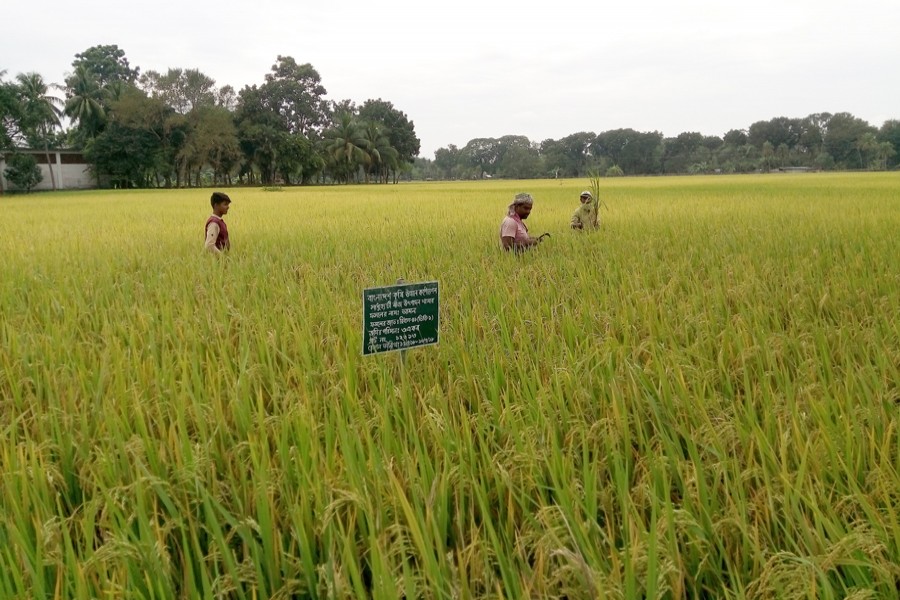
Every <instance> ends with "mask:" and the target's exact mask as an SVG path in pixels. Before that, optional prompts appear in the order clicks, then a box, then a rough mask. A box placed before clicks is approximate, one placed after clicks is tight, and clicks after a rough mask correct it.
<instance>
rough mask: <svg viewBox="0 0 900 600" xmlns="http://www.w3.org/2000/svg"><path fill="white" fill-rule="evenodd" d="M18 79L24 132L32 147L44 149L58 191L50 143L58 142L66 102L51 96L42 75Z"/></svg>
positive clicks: (52, 182)
mask: <svg viewBox="0 0 900 600" xmlns="http://www.w3.org/2000/svg"><path fill="white" fill-rule="evenodd" d="M16 80H17V81H18V83H19V94H20V102H21V106H22V131H23V132H24V134H25V137H26V139H27V140H28V144H29V145H30V146H31V147H32V148H42V149H43V150H44V156H45V158H46V160H47V169H48V170H49V171H50V181H51V184H52V186H53V189H54V190H55V189H56V173H55V169H54V168H53V167H54V165H53V163H51V162H50V144H51V142H52V141H54V136H53V133H54V131H55V130H56V129H58V128H59V127H60V121H59V117H60V116H61V115H62V106H63V101H62V100H61V99H60V98H57V97H56V96H53V95H51V94H49V88H48V85H47V84H46V83H44V78H43V77H41V76H40V75H39V74H38V73H20V74H19V75H18V76H17V77H16ZM53 87H54V88H56V87H59V86H57V85H53Z"/></svg>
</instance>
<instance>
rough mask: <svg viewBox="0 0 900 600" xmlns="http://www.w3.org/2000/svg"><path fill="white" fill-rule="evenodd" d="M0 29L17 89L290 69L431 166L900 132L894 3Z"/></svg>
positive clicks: (705, 3) (205, 11)
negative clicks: (656, 142) (177, 73)
mask: <svg viewBox="0 0 900 600" xmlns="http://www.w3.org/2000/svg"><path fill="white" fill-rule="evenodd" d="M0 17H2V27H0V70H4V69H5V70H6V71H7V73H6V76H5V78H6V79H7V80H9V79H11V78H13V77H14V76H15V75H16V74H17V73H22V72H31V71H36V72H38V73H40V74H41V75H42V76H43V77H44V79H45V80H46V81H48V82H58V83H63V80H64V78H65V76H66V74H67V73H69V72H70V71H71V70H72V66H71V65H72V61H73V60H74V58H75V54H76V53H79V52H83V51H84V50H86V49H88V48H90V47H91V46H96V45H105V44H116V45H118V46H119V48H121V49H123V50H124V51H125V55H126V58H127V59H128V61H129V62H130V64H131V66H132V67H139V68H140V69H141V71H142V72H143V71H147V70H151V69H152V70H155V71H159V72H163V73H164V72H165V71H166V70H168V69H169V68H183V69H199V70H200V71H202V72H203V73H205V74H206V75H208V76H210V77H212V78H213V79H215V80H216V84H217V85H218V86H223V85H226V84H229V85H231V86H232V87H234V88H235V90H238V91H239V90H240V89H241V88H243V87H244V86H245V85H253V84H261V83H263V78H264V76H265V74H266V73H268V72H269V71H270V69H271V67H272V65H273V64H274V63H275V61H276V57H277V56H278V55H279V54H281V55H287V56H292V57H293V58H294V59H295V60H296V61H297V62H298V63H300V64H303V63H310V64H312V65H313V67H315V69H316V70H317V71H318V72H319V74H320V75H321V77H322V84H323V85H324V86H325V89H326V90H327V91H328V93H327V99H329V100H338V101H339V100H343V99H350V100H353V101H354V102H356V103H357V104H362V103H363V102H365V101H366V100H367V99H370V98H381V99H383V100H387V101H390V102H392V103H393V105H394V107H395V108H397V109H398V110H401V111H403V112H405V113H406V115H407V116H408V117H409V119H410V120H411V121H412V122H413V123H414V124H415V129H416V134H417V135H418V136H419V139H420V140H421V141H422V147H421V155H422V156H424V157H426V158H433V156H434V151H435V150H436V149H438V148H441V147H447V146H448V145H450V144H455V145H456V146H459V147H462V146H464V145H465V144H466V143H467V142H468V141H469V140H471V139H473V138H476V137H495V138H496V137H500V136H503V135H524V136H527V137H528V138H529V139H530V140H532V141H534V142H540V141H542V140H544V139H547V138H553V139H559V138H562V137H565V136H567V135H569V134H572V133H577V132H579V131H591V132H594V133H600V132H602V131H607V130H610V129H618V128H625V127H630V128H633V129H637V130H639V131H659V132H661V133H663V134H664V135H665V136H667V137H669V136H675V135H678V134H679V133H682V132H685V131H699V132H701V133H703V134H705V135H719V136H721V135H723V134H724V133H726V132H727V131H728V130H730V129H746V128H747V127H749V126H750V124H752V123H754V122H756V121H760V120H768V119H771V118H773V117H779V116H784V117H805V116H806V115H808V114H811V113H816V112H831V113H836V112H845V111H846V112H850V113H852V114H853V115H855V116H857V117H860V118H862V119H865V120H866V121H868V122H869V123H870V124H872V125H874V126H876V127H880V126H881V125H882V123H883V122H884V121H885V120H886V119H900V76H898V70H900V33H898V31H900V0H856V1H848V0H756V1H754V2H741V3H738V2H729V1H727V0H725V1H723V0H631V1H630V2H616V3H611V2H604V1H603V0H555V1H551V2H541V3H533V4H532V3H529V2H523V1H522V0H517V1H512V0H500V1H491V0H481V1H475V0H456V1H455V2H448V3H445V4H441V3H433V4H432V3H429V2H427V1H422V0H415V1H413V0H384V1H381V2H373V1H370V2H362V1H361V0H344V1H343V2H341V1H340V0H338V1H335V0H322V1H320V2H315V3H311V2H297V1H296V0H295V1H290V0H255V1H252V2H239V3H232V2H222V1H216V2H213V1H211V0H155V1H153V2H139V3H130V2H129V3H115V2H110V1H108V0H104V1H100V0H81V1H80V2H71V1H63V0H43V1H41V2H38V1H25V0H8V1H7V2H4V3H3V6H2V8H0Z"/></svg>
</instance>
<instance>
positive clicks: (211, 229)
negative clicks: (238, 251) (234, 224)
mask: <svg viewBox="0 0 900 600" xmlns="http://www.w3.org/2000/svg"><path fill="white" fill-rule="evenodd" d="M209 203H210V204H212V211H213V214H212V215H210V217H209V218H208V219H207V220H206V243H205V244H204V249H205V250H206V251H208V252H212V253H213V254H221V253H222V252H224V251H225V250H228V249H229V248H231V242H229V241H228V227H227V226H226V225H225V220H224V219H223V218H222V217H224V216H225V215H226V214H228V208H229V207H230V206H231V198H229V197H228V194H223V193H222V192H213V195H212V197H211V198H210V199H209Z"/></svg>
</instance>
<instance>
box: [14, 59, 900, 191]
mask: <svg viewBox="0 0 900 600" xmlns="http://www.w3.org/2000/svg"><path fill="white" fill-rule="evenodd" d="M72 68H73V70H72V72H71V73H70V74H69V75H68V76H67V77H66V79H65V84H64V85H58V84H48V83H46V82H44V80H43V78H42V77H41V76H40V75H39V74H37V73H24V74H18V75H17V76H16V77H15V78H14V79H12V80H9V81H7V80H6V79H5V76H6V72H5V71H0V150H7V151H9V150H12V151H13V155H12V156H11V157H9V158H8V160H7V163H8V164H9V165H10V167H9V168H8V169H7V171H8V173H7V177H9V176H10V175H12V176H13V177H17V178H19V181H21V182H24V183H25V185H23V187H27V184H28V183H32V184H33V183H34V182H33V180H34V178H36V177H39V176H40V171H39V169H38V168H37V166H36V164H35V161H34V158H33V156H31V155H27V154H18V155H17V154H15V150H16V149H17V148H24V147H28V148H31V149H33V150H38V151H44V152H45V153H46V157H47V161H48V162H49V161H50V151H51V149H56V148H73V149H76V150H80V151H82V152H83V154H84V156H85V158H86V159H87V160H88V162H89V163H90V165H91V168H92V171H93V173H94V175H95V176H96V177H97V182H98V185H101V186H103V185H109V186H121V187H185V186H201V185H233V184H252V185H276V184H277V185H280V184H284V185H293V184H308V183H329V182H331V183H354V182H366V183H369V182H380V183H388V182H396V181H397V180H398V179H399V178H401V177H402V178H407V179H478V178H485V177H505V178H516V179H528V178H544V177H584V176H587V175H590V174H597V173H599V174H602V175H623V174H624V175H662V174H694V173H747V172H758V171H770V170H773V169H784V168H790V167H795V168H796V167H799V168H809V169H818V170H830V169H841V170H847V169H871V170H886V169H895V168H897V166H898V164H900V120H896V119H892V120H888V121H885V122H884V123H883V124H882V125H881V127H880V128H876V127H875V126H873V125H870V124H869V123H868V122H866V121H865V120H863V119H860V118H857V117H855V116H854V115H852V114H850V113H846V112H841V113H836V114H831V113H815V114H811V115H809V116H806V117H803V118H787V117H777V118H773V119H771V120H768V121H758V122H756V123H753V124H751V125H750V126H749V128H747V129H732V130H730V131H728V132H727V133H726V134H725V135H724V136H722V137H718V136H706V135H702V134H700V133H697V132H685V133H681V134H679V135H677V136H675V137H665V136H664V135H663V134H662V133H660V132H658V131H652V132H641V131H636V130H634V129H615V130H611V131H604V132H602V133H599V134H595V133H592V132H579V133H573V134H571V135H569V136H566V137H564V138H562V139H559V140H554V139H547V140H544V141H542V142H540V143H538V142H532V141H531V140H529V139H528V138H527V137H525V136H521V135H507V136H503V137H500V138H476V139H473V140H470V141H469V142H468V143H467V144H466V145H465V146H464V147H462V148H459V147H457V146H455V145H452V144H451V145H449V146H447V147H443V148H439V149H438V150H437V151H436V152H435V157H434V160H429V159H424V158H417V157H418V154H419V148H420V141H419V138H418V137H417V136H416V132H415V127H414V124H413V122H412V121H410V120H409V118H408V117H407V115H406V114H405V113H403V112H402V111H400V110H398V109H396V108H395V107H394V106H393V104H392V103H391V102H388V101H385V100H382V99H380V98H379V99H376V100H372V99H370V100H366V101H365V102H364V103H362V104H361V105H357V104H356V103H355V102H353V101H351V100H342V101H339V102H335V101H328V100H326V99H325V94H326V90H325V87H324V86H323V85H322V81H321V77H320V75H319V73H318V72H317V71H316V69H315V68H313V66H312V65H310V64H308V63H307V64H298V63H297V62H296V61H295V60H294V59H293V58H292V57H290V56H278V57H277V61H276V63H275V64H274V65H272V68H271V71H270V72H269V73H267V74H266V75H265V77H264V81H263V83H262V84H261V85H258V86H257V85H252V86H249V85H248V86H245V87H244V88H243V89H242V90H240V91H239V92H236V91H235V90H234V88H232V87H231V86H229V85H225V86H222V87H218V86H216V82H215V81H214V80H213V79H212V78H210V77H208V76H207V75H205V74H204V73H202V72H200V71H199V70H196V69H181V68H170V69H169V70H168V71H167V72H166V73H160V72H156V71H152V70H149V71H146V72H144V73H141V72H140V69H139V68H136V67H135V68H132V67H131V65H130V64H129V61H128V59H127V58H126V56H125V52H124V51H123V50H122V49H120V48H119V47H118V46H116V45H102V46H93V47H91V48H89V49H87V50H86V51H84V52H82V53H79V54H76V55H75V60H74V61H73V62H72ZM54 92H60V93H62V94H63V98H60V97H58V96H56V95H54ZM64 116H65V117H68V120H69V126H68V127H65V128H64V127H63V125H62V117H64ZM53 176H54V174H53V172H52V170H51V177H53ZM14 181H16V180H15V179H14ZM19 181H16V183H17V184H19V185H21V183H19ZM52 183H53V187H54V188H55V187H56V182H52Z"/></svg>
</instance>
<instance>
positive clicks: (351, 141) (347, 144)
mask: <svg viewBox="0 0 900 600" xmlns="http://www.w3.org/2000/svg"><path fill="white" fill-rule="evenodd" d="M323 137H324V139H325V152H326V153H327V154H328V156H329V157H330V158H331V159H332V160H334V163H335V167H336V171H337V175H338V178H339V179H340V178H345V180H346V181H347V182H348V183H349V182H350V176H351V175H352V174H353V173H354V172H356V170H357V168H358V167H359V165H361V164H364V162H365V160H366V157H367V154H366V152H367V150H368V147H369V142H368V140H366V137H365V132H364V131H363V129H362V128H361V127H360V126H359V123H357V122H356V121H354V119H353V116H352V115H351V114H350V113H342V114H341V115H340V118H339V119H338V123H337V125H335V126H334V127H332V128H331V129H329V130H328V131H326V132H325V133H324V134H323Z"/></svg>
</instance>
